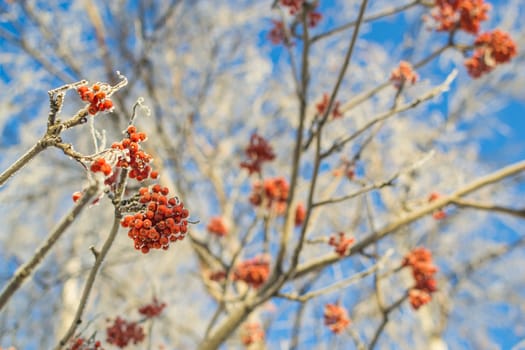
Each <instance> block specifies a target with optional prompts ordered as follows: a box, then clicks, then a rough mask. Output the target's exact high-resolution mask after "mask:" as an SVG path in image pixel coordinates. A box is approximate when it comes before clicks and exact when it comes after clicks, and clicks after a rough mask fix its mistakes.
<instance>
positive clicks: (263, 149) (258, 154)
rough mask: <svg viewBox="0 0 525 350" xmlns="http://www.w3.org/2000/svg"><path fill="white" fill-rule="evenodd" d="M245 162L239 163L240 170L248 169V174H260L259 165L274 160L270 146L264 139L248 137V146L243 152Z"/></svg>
mask: <svg viewBox="0 0 525 350" xmlns="http://www.w3.org/2000/svg"><path fill="white" fill-rule="evenodd" d="M244 153H245V154H246V157H247V158H248V160H247V161H243V162H241V168H245V169H248V172H249V173H250V175H251V174H253V173H259V174H260V173H261V165H262V163H264V162H270V161H272V160H274V159H275V153H273V149H272V146H271V145H270V144H269V143H268V141H266V140H265V139H264V137H262V136H260V135H257V134H256V133H254V134H252V136H251V137H250V144H249V145H248V146H247V147H246V149H245V150H244Z"/></svg>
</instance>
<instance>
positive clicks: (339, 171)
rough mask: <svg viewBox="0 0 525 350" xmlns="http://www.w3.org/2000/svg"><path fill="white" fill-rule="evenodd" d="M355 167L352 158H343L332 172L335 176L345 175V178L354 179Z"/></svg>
mask: <svg viewBox="0 0 525 350" xmlns="http://www.w3.org/2000/svg"><path fill="white" fill-rule="evenodd" d="M355 167H356V164H355V161H354V160H349V159H346V158H343V159H342V160H341V165H339V166H338V167H337V168H335V169H334V170H333V172H332V174H333V175H334V176H337V177H339V176H342V175H345V176H346V178H347V179H349V180H354V178H355Z"/></svg>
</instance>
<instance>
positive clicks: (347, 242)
mask: <svg viewBox="0 0 525 350" xmlns="http://www.w3.org/2000/svg"><path fill="white" fill-rule="evenodd" d="M354 241H355V238H354V237H346V234H345V233H344V232H339V233H338V234H337V235H336V234H333V235H331V236H330V238H329V240H328V244H329V245H331V246H332V247H334V251H335V252H336V253H337V254H338V255H339V256H345V255H346V253H348V249H349V248H350V246H351V245H352V244H353V243H354Z"/></svg>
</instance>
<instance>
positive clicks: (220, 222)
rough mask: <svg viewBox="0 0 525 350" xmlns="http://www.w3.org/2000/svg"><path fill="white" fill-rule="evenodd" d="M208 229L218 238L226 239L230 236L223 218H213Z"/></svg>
mask: <svg viewBox="0 0 525 350" xmlns="http://www.w3.org/2000/svg"><path fill="white" fill-rule="evenodd" d="M206 229H207V230H208V232H209V233H211V234H213V235H216V236H218V237H224V236H226V235H227V234H228V226H227V225H226V222H225V221H224V218H222V217H221V216H215V217H212V218H211V219H210V222H209V223H208V226H206Z"/></svg>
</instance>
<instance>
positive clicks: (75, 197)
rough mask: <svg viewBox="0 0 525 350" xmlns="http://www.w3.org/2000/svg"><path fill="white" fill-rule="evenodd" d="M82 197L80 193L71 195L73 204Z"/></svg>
mask: <svg viewBox="0 0 525 350" xmlns="http://www.w3.org/2000/svg"><path fill="white" fill-rule="evenodd" d="M81 197H82V192H75V193H73V202H76V201H78V200H79V199H80V198H81Z"/></svg>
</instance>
